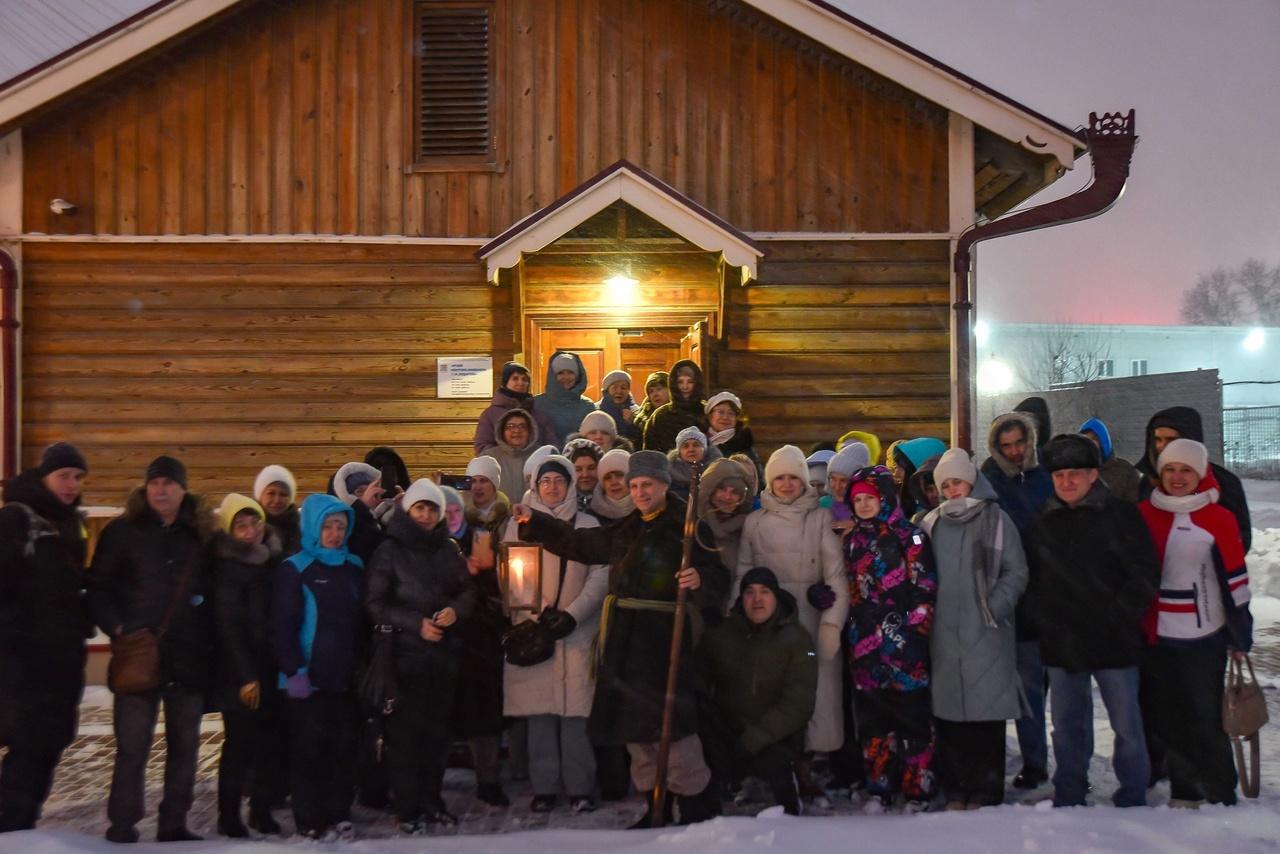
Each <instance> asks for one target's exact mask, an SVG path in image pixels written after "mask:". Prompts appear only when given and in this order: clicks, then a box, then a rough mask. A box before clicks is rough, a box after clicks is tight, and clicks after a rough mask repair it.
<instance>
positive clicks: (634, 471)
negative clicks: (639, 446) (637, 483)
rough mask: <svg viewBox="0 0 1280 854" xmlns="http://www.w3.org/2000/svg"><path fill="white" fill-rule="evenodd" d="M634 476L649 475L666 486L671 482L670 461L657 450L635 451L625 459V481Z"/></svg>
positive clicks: (629, 481)
mask: <svg viewBox="0 0 1280 854" xmlns="http://www.w3.org/2000/svg"><path fill="white" fill-rule="evenodd" d="M635 477H651V478H653V479H654V480H660V481H662V482H663V483H665V484H667V485H668V486H669V485H670V484H671V463H670V462H668V461H667V457H666V455H665V454H661V453H659V452H658V451H636V452H635V453H634V454H632V455H631V458H630V459H629V460H627V483H628V484H630V483H631V479H632V478H635Z"/></svg>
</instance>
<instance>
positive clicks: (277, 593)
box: [271, 495, 365, 691]
mask: <svg viewBox="0 0 1280 854" xmlns="http://www.w3.org/2000/svg"><path fill="white" fill-rule="evenodd" d="M335 513H341V514H343V515H344V516H346V519H347V535H348V536H350V534H351V528H352V525H353V524H354V521H355V514H354V513H353V512H352V510H351V508H350V507H348V506H347V505H346V504H345V503H343V502H342V501H340V500H338V499H337V498H334V497H333V496H332V495H312V496H310V497H308V498H307V500H306V501H304V502H303V503H302V509H301V515H302V551H300V552H298V553H297V554H295V555H293V556H292V557H290V558H288V559H287V560H285V561H284V562H283V563H281V564H280V565H279V566H278V567H277V568H276V571H275V581H274V585H273V589H272V597H271V605H272V607H271V645H272V651H273V652H274V653H275V656H276V661H277V662H278V663H279V665H280V685H281V687H283V685H284V680H285V679H286V678H288V677H290V676H293V675H294V674H296V673H306V674H308V675H309V676H310V677H311V684H312V686H313V687H314V688H315V689H317V690H320V691H349V690H351V689H352V687H353V686H354V680H355V668H356V661H357V658H358V655H359V651H360V648H361V645H362V641H363V638H364V634H365V632H364V629H365V621H364V614H363V607H362V590H361V587H362V584H363V578H362V576H363V572H362V570H363V568H364V563H363V561H361V560H360V558H358V557H356V556H355V555H354V554H352V553H351V552H349V551H348V550H347V541H346V539H345V538H344V539H343V543H342V547H341V548H337V549H326V548H322V547H321V545H320V530H321V527H322V526H323V524H324V520H325V517H327V516H331V515H333V514H335Z"/></svg>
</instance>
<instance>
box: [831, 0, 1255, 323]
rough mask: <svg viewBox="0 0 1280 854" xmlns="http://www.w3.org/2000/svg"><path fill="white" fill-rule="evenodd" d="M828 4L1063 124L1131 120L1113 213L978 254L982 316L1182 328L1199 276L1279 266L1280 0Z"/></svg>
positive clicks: (1073, 176)
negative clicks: (1128, 152)
mask: <svg viewBox="0 0 1280 854" xmlns="http://www.w3.org/2000/svg"><path fill="white" fill-rule="evenodd" d="M832 2H834V3H836V4H838V5H840V6H842V7H844V8H845V9H848V10H849V11H850V12H851V13H852V14H854V15H855V16H857V17H859V18H862V19H863V20H865V21H867V22H868V23H870V24H872V25H874V26H876V27H879V28H880V29H882V30H884V31H885V32H888V33H890V34H891V35H893V36H895V37H897V38H899V39H901V40H903V41H905V42H907V43H909V44H911V45H913V46H914V47H917V48H919V49H921V50H923V51H925V52H926V53H929V54H931V55H933V56H934V57H936V58H938V59H940V60H942V61H943V62H946V63H948V64H949V65H952V66H953V67H955V68H958V69H959V70H961V71H964V72H966V73H967V74H969V75H970V76H972V77H975V78H976V79H978V80H981V81H982V82H984V83H986V84H987V85H989V86H991V87H993V88H994V89H996V90H997V91H1000V92H1003V93H1004V94H1006V95H1009V96H1011V97H1013V98H1014V99H1016V100H1019V101H1021V102H1022V103H1024V104H1027V105H1028V106H1031V107H1033V108H1035V109H1037V110H1039V111H1040V112H1042V113H1045V114H1046V115H1048V116H1050V117H1052V118H1054V119H1056V120H1058V121H1059V122H1061V123H1063V124H1065V125H1067V126H1068V127H1075V126H1077V125H1083V124H1086V123H1087V122H1088V118H1089V112H1090V111H1091V110H1094V111H1097V112H1104V111H1113V110H1119V109H1125V110H1127V109H1128V108H1129V107H1135V108H1136V109H1137V125H1138V135H1139V137H1140V140H1139V142H1138V148H1137V150H1136V151H1135V153H1134V160H1133V171H1132V174H1131V175H1130V178H1129V184H1128V186H1127V188H1126V190H1125V194H1124V196H1123V197H1122V198H1121V199H1120V201H1119V203H1118V204H1117V205H1116V206H1115V207H1114V208H1112V209H1111V210H1110V211H1109V212H1108V213H1106V214H1104V215H1102V216H1101V217H1098V218H1096V219H1093V220H1089V221H1087V222H1082V223H1076V224H1074V225H1067V226H1060V227H1058V228H1053V229H1049V230H1047V231H1042V232H1038V233H1031V234H1026V235H1019V236H1015V237H1003V238H999V239H997V240H994V241H992V242H991V243H985V244H981V245H980V247H979V266H978V284H979V290H978V311H979V313H980V314H981V315H982V316H983V317H984V318H988V319H991V320H1043V321H1057V320H1074V321H1079V322H1123V323H1154V324H1161V323H1177V322H1178V303H1179V297H1180V295H1181V293H1182V291H1184V290H1185V289H1186V288H1187V287H1189V286H1190V285H1191V284H1192V283H1193V282H1194V281H1195V278H1196V275H1197V274H1198V273H1201V272H1205V271H1207V270H1209V269H1212V268H1213V267H1215V266H1219V265H1225V266H1234V265H1236V264H1239V263H1240V262H1241V261H1243V260H1244V259H1245V258H1248V257H1250V256H1254V257H1259V258H1262V259H1264V260H1265V261H1267V262H1268V263H1271V264H1280V166H1278V165H1277V164H1280V139H1278V137H1280V0H1073V2H1068V3H1064V2H1061V0H1059V2H1048V0H832ZM1088 180H1089V163H1088V160H1087V159H1082V160H1079V161H1077V163H1076V168H1075V169H1074V170H1073V171H1072V172H1070V173H1068V175H1067V176H1066V177H1064V178H1062V179H1061V180H1060V181H1058V183H1057V184H1055V185H1054V186H1053V187H1052V188H1050V189H1049V190H1046V191H1045V192H1044V193H1042V194H1041V195H1039V196H1036V197H1035V198H1034V199H1033V200H1032V202H1031V203H1033V204H1034V203H1039V202H1043V201H1047V200H1049V199H1051V198H1055V197H1057V196H1060V195H1065V194H1066V193H1068V192H1072V191H1074V190H1076V189H1078V188H1079V187H1082V186H1084V184H1085V183H1087V182H1088Z"/></svg>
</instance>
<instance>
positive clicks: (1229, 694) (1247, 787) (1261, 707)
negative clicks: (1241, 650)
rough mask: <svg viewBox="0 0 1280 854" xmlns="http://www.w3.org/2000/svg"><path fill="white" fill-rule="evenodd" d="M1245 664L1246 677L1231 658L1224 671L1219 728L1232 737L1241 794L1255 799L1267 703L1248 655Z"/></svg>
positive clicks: (1259, 781)
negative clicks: (1246, 667) (1261, 737)
mask: <svg viewBox="0 0 1280 854" xmlns="http://www.w3.org/2000/svg"><path fill="white" fill-rule="evenodd" d="M1244 662H1245V664H1247V665H1248V666H1249V678H1248V680H1246V679H1245V677H1244V668H1243V667H1242V666H1241V664H1240V662H1239V661H1237V660H1236V659H1235V658H1234V657H1232V658H1231V660H1230V663H1229V665H1228V669H1227V684H1226V688H1225V690H1224V691H1223V695H1222V728H1223V730H1225V731H1226V733H1227V735H1228V736H1229V737H1230V738H1231V746H1232V748H1233V749H1234V750H1235V755H1236V769H1237V770H1238V771H1239V773H1240V791H1241V792H1243V793H1244V796H1245V797H1246V798H1256V797H1258V792H1259V791H1260V788H1261V773H1260V767H1259V766H1260V765H1261V762H1262V742H1261V739H1260V738H1259V735H1258V732H1259V730H1261V729H1262V727H1263V726H1265V725H1266V723H1267V720H1268V715H1267V700H1266V697H1264V696H1263V694H1262V686H1261V685H1259V684H1258V677H1257V676H1256V675H1254V672H1253V660H1252V659H1251V658H1249V656H1248V655H1246V656H1245V657H1244ZM1246 740H1247V741H1248V742H1249V762H1248V764H1247V765H1246V763H1245V758H1244V742H1245V741H1246Z"/></svg>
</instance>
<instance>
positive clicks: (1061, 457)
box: [1041, 433, 1102, 473]
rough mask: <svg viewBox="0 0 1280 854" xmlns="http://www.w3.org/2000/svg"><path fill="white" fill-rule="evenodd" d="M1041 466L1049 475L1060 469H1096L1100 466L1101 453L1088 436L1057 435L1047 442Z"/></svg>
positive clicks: (1075, 434) (1077, 434) (1076, 434)
mask: <svg viewBox="0 0 1280 854" xmlns="http://www.w3.org/2000/svg"><path fill="white" fill-rule="evenodd" d="M1042 454H1043V455H1042V457H1041V465H1043V466H1044V468H1045V471H1048V472H1050V473H1052V472H1055V471H1061V470H1062V469H1096V468H1099V467H1100V466H1101V465H1102V453H1101V452H1100V451H1099V450H1098V446H1097V445H1096V444H1094V442H1093V440H1092V439H1090V438H1089V437H1088V436H1082V435H1080V434H1079V433H1059V434H1058V435H1057V436H1054V437H1053V438H1052V439H1050V440H1049V443H1048V444H1047V445H1045V446H1044V451H1043V452H1042Z"/></svg>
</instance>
